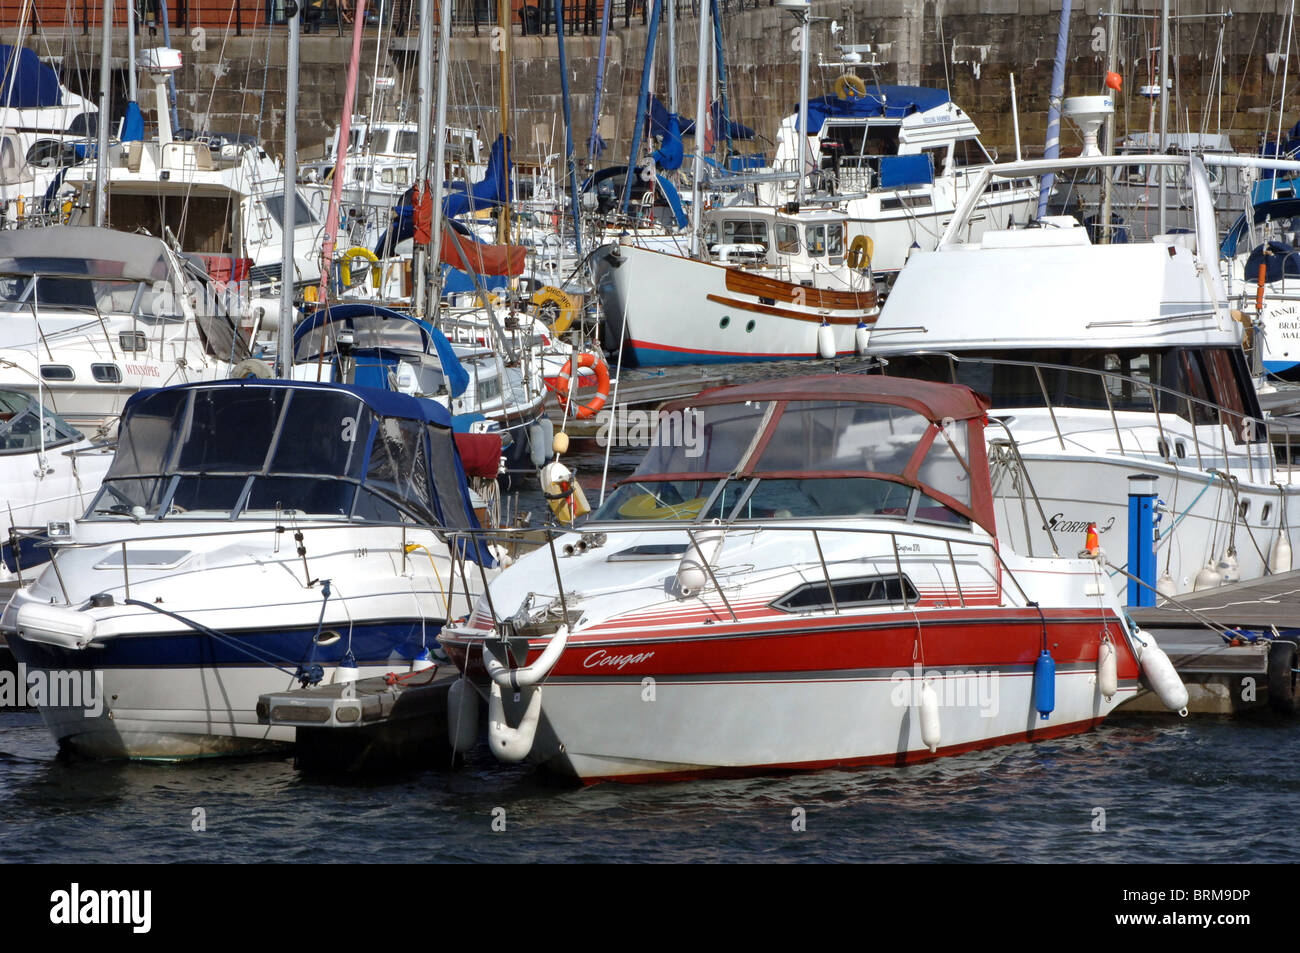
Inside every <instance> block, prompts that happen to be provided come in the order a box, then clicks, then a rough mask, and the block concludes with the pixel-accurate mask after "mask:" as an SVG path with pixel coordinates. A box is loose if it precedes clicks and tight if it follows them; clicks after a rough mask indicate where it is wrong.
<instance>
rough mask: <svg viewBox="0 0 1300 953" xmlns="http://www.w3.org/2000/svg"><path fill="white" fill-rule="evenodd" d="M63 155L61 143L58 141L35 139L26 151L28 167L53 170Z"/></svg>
mask: <svg viewBox="0 0 1300 953" xmlns="http://www.w3.org/2000/svg"><path fill="white" fill-rule="evenodd" d="M62 155H63V143H62V142H60V141H59V140H58V139H37V140H36V142H34V143H32V147H31V148H30V149H28V150H27V162H28V164H29V165H34V166H45V167H46V168H54V167H55V166H57V165H58V164H59V160H60V158H61V157H62Z"/></svg>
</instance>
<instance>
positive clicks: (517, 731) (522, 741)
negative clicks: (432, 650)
mask: <svg viewBox="0 0 1300 953" xmlns="http://www.w3.org/2000/svg"><path fill="white" fill-rule="evenodd" d="M484 651H486V650H484ZM521 690H522V691H523V692H526V693H527V695H528V708H527V709H525V711H524V717H523V718H521V719H519V726H518V727H517V728H511V727H510V724H509V723H508V722H507V721H506V712H505V705H504V704H503V703H502V701H501V686H500V685H498V684H497V683H496V682H495V681H493V682H492V692H491V694H490V695H489V696H488V745H489V746H490V747H491V748H492V753H493V754H494V755H496V756H497V758H498V759H500V760H501V761H508V762H510V763H511V764H514V763H516V762H518V761H523V760H524V758H526V757H528V752H530V751H532V750H533V739H534V738H535V737H536V736H537V722H538V720H539V719H540V718H541V714H542V690H541V688H523V689H521Z"/></svg>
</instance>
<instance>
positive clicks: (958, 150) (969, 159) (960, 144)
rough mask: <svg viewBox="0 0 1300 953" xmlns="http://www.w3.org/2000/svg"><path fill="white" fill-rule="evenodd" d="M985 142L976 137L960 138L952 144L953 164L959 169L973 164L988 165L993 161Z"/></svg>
mask: <svg viewBox="0 0 1300 953" xmlns="http://www.w3.org/2000/svg"><path fill="white" fill-rule="evenodd" d="M992 161H993V160H992V159H991V158H990V157H989V154H988V153H987V152H986V151H984V146H983V144H982V143H981V142H980V141H979V140H978V139H976V138H974V137H972V138H969V139H958V140H957V141H956V142H954V143H953V144H952V164H953V165H954V166H956V167H957V168H959V169H962V168H965V167H966V166H971V165H988V164H990V163H992Z"/></svg>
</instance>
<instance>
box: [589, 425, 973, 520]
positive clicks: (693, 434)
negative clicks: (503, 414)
mask: <svg viewBox="0 0 1300 953" xmlns="http://www.w3.org/2000/svg"><path fill="white" fill-rule="evenodd" d="M674 413H677V412H674ZM680 413H681V414H682V418H681V420H680V421H672V422H674V423H678V424H679V426H678V427H677V430H678V433H677V435H676V436H678V437H679V438H680V439H673V438H672V437H673V435H671V434H670V438H669V439H668V440H664V439H662V438H663V431H664V429H665V427H664V425H663V424H662V423H661V426H660V429H659V432H658V433H656V434H655V440H656V441H657V442H658V443H659V444H661V445H659V446H656V448H655V449H653V450H651V452H650V453H649V454H648V455H647V457H646V459H645V460H644V461H643V462H642V464H641V466H640V467H638V468H637V470H636V472H635V473H634V474H633V475H632V476H631V477H630V478H628V479H627V480H624V481H622V482H621V483H620V484H619V485H618V486H617V487H616V488H615V490H614V492H613V493H612V494H611V495H610V497H609V499H608V500H607V501H606V502H605V504H604V505H603V506H602V507H601V508H600V510H599V511H598V512H597V513H596V514H595V516H594V517H593V519H594V520H680V521H693V520H709V519H724V520H749V519H762V520H770V519H810V518H820V517H828V516H833V517H892V518H897V519H906V520H909V521H911V520H919V521H929V522H940V523H952V524H968V523H969V522H970V515H971V482H970V466H969V462H968V461H969V452H968V446H967V428H966V427H965V426H964V425H956V424H950V425H949V426H947V427H940V426H938V425H937V424H934V423H932V422H931V421H930V420H929V419H927V418H926V417H925V416H923V415H922V414H919V413H917V412H915V411H913V410H910V409H908V408H905V407H900V406H896V405H891V404H883V403H870V402H864V401H780V402H751V403H747V404H744V405H738V404H724V405H715V406H708V407H704V408H702V409H696V410H694V411H692V410H689V409H688V410H685V411H681V412H680ZM692 415H693V416H692ZM669 429H671V428H669ZM692 438H694V439H692ZM664 444H666V445H664Z"/></svg>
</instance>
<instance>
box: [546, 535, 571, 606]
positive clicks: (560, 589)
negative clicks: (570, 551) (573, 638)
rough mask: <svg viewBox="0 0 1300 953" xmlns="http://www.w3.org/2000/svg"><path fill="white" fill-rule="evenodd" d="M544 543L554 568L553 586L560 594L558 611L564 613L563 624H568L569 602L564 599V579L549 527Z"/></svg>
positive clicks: (553, 536)
mask: <svg viewBox="0 0 1300 953" xmlns="http://www.w3.org/2000/svg"><path fill="white" fill-rule="evenodd" d="M546 545H547V546H549V547H550V550H551V565H552V566H553V567H554V568H555V586H556V591H558V592H559V594H560V611H561V612H562V613H564V624H565V625H568V624H569V604H568V603H567V602H566V601H565V599H564V580H563V579H562V578H561V577H560V560H559V557H557V556H556V555H555V534H554V533H553V532H551V530H550V529H547V531H546Z"/></svg>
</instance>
